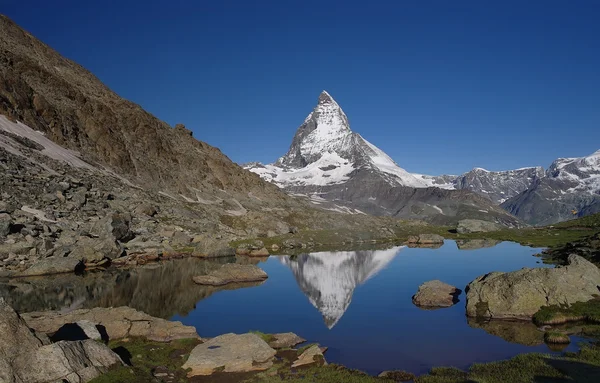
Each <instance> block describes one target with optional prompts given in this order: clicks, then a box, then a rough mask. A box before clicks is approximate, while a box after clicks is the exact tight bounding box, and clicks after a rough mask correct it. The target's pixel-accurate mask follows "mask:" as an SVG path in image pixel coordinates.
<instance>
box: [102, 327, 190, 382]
mask: <svg viewBox="0 0 600 383" xmlns="http://www.w3.org/2000/svg"><path fill="white" fill-rule="evenodd" d="M199 343H200V341H199V340H198V339H180V340H174V341H172V342H169V343H161V342H153V341H149V340H146V339H142V338H129V339H128V340H125V339H120V340H116V341H110V342H109V344H108V346H109V347H110V348H111V349H112V350H113V351H115V352H116V353H117V354H119V356H121V359H123V361H124V362H125V363H127V364H129V365H128V366H119V367H116V368H114V369H111V370H110V371H108V372H107V373H106V374H104V375H102V376H99V377H98V378H96V379H93V380H92V381H91V382H92V383H114V382H119V383H146V382H150V381H154V380H156V379H155V378H154V377H153V375H152V371H153V370H154V369H155V368H156V367H158V366H163V367H166V368H167V369H168V370H169V371H171V372H173V373H174V374H175V376H176V381H178V382H187V380H186V377H185V371H184V370H183V369H182V368H181V366H182V365H183V363H184V362H185V360H186V359H187V356H188V355H189V353H190V352H191V351H192V349H193V348H194V347H195V346H196V345H198V344H199Z"/></svg>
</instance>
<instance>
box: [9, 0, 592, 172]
mask: <svg viewBox="0 0 600 383" xmlns="http://www.w3.org/2000/svg"><path fill="white" fill-rule="evenodd" d="M0 13H4V14H6V15H7V16H9V17H11V18H12V19H13V20H15V21H16V22H17V23H19V24H20V25H21V26H22V27H24V28H25V29H26V30H28V31H30V32H31V33H32V34H34V35H35V36H37V37H38V38H40V39H41V40H42V41H44V42H45V43H47V44H49V45H50V46H52V47H53V48H54V49H56V50H58V51H59V52H60V53H61V54H63V55H64V56H66V57H68V58H70V59H73V60H75V61H77V62H78V63H80V64H81V65H83V66H84V67H86V68H88V69H89V70H90V71H92V72H93V73H94V74H96V75H97V76H98V77H99V78H100V79H101V80H102V81H103V82H105V83H106V84H107V85H108V86H109V87H110V88H112V89H113V90H114V91H116V92H117V93H119V94H120V95H121V96H123V97H125V98H127V99H130V100H132V101H134V102H136V103H138V104H140V105H142V106H143V107H144V108H145V109H146V110H148V111H149V112H151V113H153V114H154V115H156V116H157V117H159V118H161V119H163V120H165V121H167V122H168V123H169V124H171V125H174V124H176V123H184V124H185V125H186V126H187V127H188V128H190V129H191V130H193V131H194V136H195V137H196V138H198V139H201V140H203V141H206V142H208V143H209V144H212V145H214V146H217V147H219V148H220V149H221V150H222V151H223V152H224V153H225V154H227V155H228V156H229V157H230V158H231V159H232V160H234V161H236V162H248V161H253V160H257V161H262V162H271V161H274V160H275V159H276V158H277V157H279V156H280V155H282V154H284V153H285V152H286V151H287V149H288V147H289V145H290V143H291V140H292V137H293V135H294V132H295V130H296V128H297V127H298V126H299V125H300V124H301V123H302V121H303V120H304V118H305V117H306V115H307V114H308V113H309V112H310V111H311V110H312V108H313V107H314V105H315V104H316V100H317V97H318V95H319V93H320V92H321V90H323V89H326V90H327V91H328V92H329V93H331V95H332V96H333V97H334V98H335V99H336V100H337V101H338V102H339V103H340V105H341V106H342V108H343V109H344V111H345V112H346V114H347V115H348V117H349V120H350V123H351V127H352V129H353V130H355V131H357V132H359V133H360V134H362V135H363V136H364V137H365V138H366V139H368V140H369V141H371V142H372V143H374V144H375V145H377V146H379V147H380V148H381V149H383V150H384V151H386V152H387V153H388V154H389V155H390V156H391V157H392V158H394V160H396V162H397V163H398V164H399V165H400V166H402V167H404V168H406V169H407V170H409V171H412V172H421V173H429V174H440V173H461V172H464V171H466V170H469V169H471V168H472V167H475V166H479V167H484V168H488V169H490V170H500V169H508V168H517V167H524V166H529V165H542V166H545V167H546V166H548V165H549V164H550V162H551V161H552V160H553V159H555V158H557V157H571V156H582V155H586V154H590V153H592V152H594V151H595V150H597V149H600V22H598V20H599V19H600V2H598V1H593V0H590V1H583V0H576V1H566V0H565V1H552V0H549V1H533V0H532V1H442V0H440V1H427V0H423V1H408V0H407V1H387V0H386V1H379V0H370V1H368V2H349V1H337V0H330V1H326V2H325V1H312V0H304V1H295V0H289V1H267V0H256V1H227V0H223V1H196V2H192V1H178V0H170V1H152V0H149V1H130V0H121V1H106V2H100V1H89V2H88V1H72V0H56V1H39V0H36V1H23V0H0Z"/></svg>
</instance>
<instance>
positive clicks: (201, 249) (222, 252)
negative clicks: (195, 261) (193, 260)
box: [192, 236, 235, 258]
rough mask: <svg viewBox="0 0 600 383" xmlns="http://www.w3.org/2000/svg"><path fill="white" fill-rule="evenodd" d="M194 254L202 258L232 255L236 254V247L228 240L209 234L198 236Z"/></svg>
mask: <svg viewBox="0 0 600 383" xmlns="http://www.w3.org/2000/svg"><path fill="white" fill-rule="evenodd" d="M198 241H199V242H197V243H196V245H195V248H194V251H193V252H192V255H193V256H194V257H200V258H219V257H231V256H234V255H235V249H234V248H232V247H230V246H229V245H228V244H227V242H224V241H220V240H217V239H214V238H212V237H209V236H203V237H200V238H198Z"/></svg>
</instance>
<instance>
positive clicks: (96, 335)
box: [75, 319, 102, 340]
mask: <svg viewBox="0 0 600 383" xmlns="http://www.w3.org/2000/svg"><path fill="white" fill-rule="evenodd" d="M75 324H76V325H77V327H79V328H80V329H81V331H83V333H84V334H85V336H86V337H87V338H88V339H92V340H102V335H101V334H100V331H98V328H97V327H96V324H95V323H93V322H90V321H89V320H86V319H83V320H80V321H78V322H77V323H75Z"/></svg>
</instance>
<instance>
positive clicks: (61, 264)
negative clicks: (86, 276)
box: [18, 256, 85, 277]
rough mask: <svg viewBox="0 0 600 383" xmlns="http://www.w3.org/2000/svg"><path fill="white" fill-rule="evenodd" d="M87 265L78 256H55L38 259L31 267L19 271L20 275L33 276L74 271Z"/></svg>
mask: <svg viewBox="0 0 600 383" xmlns="http://www.w3.org/2000/svg"><path fill="white" fill-rule="evenodd" d="M84 268H85V266H84V265H83V263H81V262H80V261H79V260H78V259H77V258H72V257H61V256H53V257H48V258H44V259H40V260H39V261H36V263H34V264H33V265H32V266H31V267H29V268H28V269H26V270H25V271H22V272H20V273H18V276H22V277H32V276H38V275H50V274H60V273H72V272H74V271H75V270H77V269H82V270H83V269H84Z"/></svg>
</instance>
